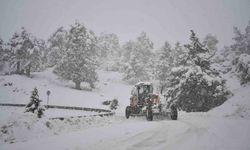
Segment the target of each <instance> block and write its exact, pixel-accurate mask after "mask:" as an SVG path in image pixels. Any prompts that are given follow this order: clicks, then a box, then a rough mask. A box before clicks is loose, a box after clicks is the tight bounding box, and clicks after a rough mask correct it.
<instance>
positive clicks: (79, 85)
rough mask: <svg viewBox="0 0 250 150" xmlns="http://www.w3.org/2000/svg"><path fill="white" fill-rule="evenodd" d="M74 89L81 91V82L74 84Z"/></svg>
mask: <svg viewBox="0 0 250 150" xmlns="http://www.w3.org/2000/svg"><path fill="white" fill-rule="evenodd" d="M75 88H76V89H77V90H81V82H75Z"/></svg>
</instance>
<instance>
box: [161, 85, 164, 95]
mask: <svg viewBox="0 0 250 150" xmlns="http://www.w3.org/2000/svg"><path fill="white" fill-rule="evenodd" d="M164 87H165V86H163V85H162V86H161V94H162V93H163V90H164Z"/></svg>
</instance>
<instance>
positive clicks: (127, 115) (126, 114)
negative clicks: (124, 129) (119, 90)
mask: <svg viewBox="0 0 250 150" xmlns="http://www.w3.org/2000/svg"><path fill="white" fill-rule="evenodd" d="M130 113H131V109H130V106H127V107H126V111H125V116H126V118H127V119H128V118H129V116H130Z"/></svg>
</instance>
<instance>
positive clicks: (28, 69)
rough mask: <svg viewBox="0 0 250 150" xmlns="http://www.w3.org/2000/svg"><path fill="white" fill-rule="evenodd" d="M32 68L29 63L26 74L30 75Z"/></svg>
mask: <svg viewBox="0 0 250 150" xmlns="http://www.w3.org/2000/svg"><path fill="white" fill-rule="evenodd" d="M30 68H31V65H30V64H29V65H28V66H27V68H26V76H28V77H30Z"/></svg>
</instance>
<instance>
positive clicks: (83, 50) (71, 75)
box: [54, 22, 97, 89]
mask: <svg viewBox="0 0 250 150" xmlns="http://www.w3.org/2000/svg"><path fill="white" fill-rule="evenodd" d="M96 43H97V39H96V37H95V35H94V32H92V31H89V30H87V29H86V28H85V27H84V26H83V25H81V24H80V23H78V22H76V23H75V24H74V25H71V28H70V30H69V32H68V35H67V51H66V54H65V56H63V58H62V60H61V61H60V62H59V64H58V65H57V66H56V67H55V69H54V72H55V73H56V74H57V75H59V76H60V77H62V78H63V79H66V80H72V81H73V82H74V83H75V88H76V89H81V88H80V85H81V82H86V83H89V85H90V87H91V88H94V83H95V82H96V81H97V73H96V67H97V57H96V56H97V54H96Z"/></svg>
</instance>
